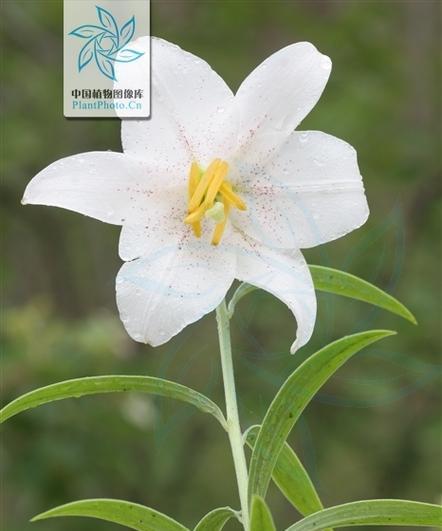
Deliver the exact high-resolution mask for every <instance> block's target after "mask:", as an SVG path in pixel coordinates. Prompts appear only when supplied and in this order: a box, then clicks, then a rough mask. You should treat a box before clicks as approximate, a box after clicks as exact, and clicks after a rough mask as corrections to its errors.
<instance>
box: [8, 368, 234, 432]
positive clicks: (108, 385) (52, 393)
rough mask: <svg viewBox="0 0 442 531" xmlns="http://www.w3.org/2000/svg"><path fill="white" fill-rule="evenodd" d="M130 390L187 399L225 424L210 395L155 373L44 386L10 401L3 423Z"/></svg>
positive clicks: (104, 377) (184, 400)
mask: <svg viewBox="0 0 442 531" xmlns="http://www.w3.org/2000/svg"><path fill="white" fill-rule="evenodd" d="M128 391H136V392H140V393H148V394H151V395H158V396H163V397H167V398H174V399H176V400H181V401H183V402H187V403H188V404H192V405H193V406H195V407H197V408H198V409H200V410H201V411H204V412H205V413H210V414H211V415H213V416H214V417H215V418H216V419H217V420H218V421H219V422H220V423H221V425H222V426H225V420H224V415H223V414H222V412H221V410H220V408H219V407H218V406H217V405H216V404H214V403H213V402H212V401H211V400H210V399H209V398H207V397H206V396H204V395H203V394H201V393H198V392H197V391H194V390H193V389H190V388H189V387H186V386H184V385H181V384H178V383H175V382H171V381H169V380H163V379H161V378H154V377H151V376H93V377H88V378H77V379H75V380H66V381H64V382H59V383H56V384H52V385H48V386H46V387H41V388H40V389H36V390H34V391H31V392H29V393H26V394H25V395H22V396H20V397H19V398H16V399H15V400H13V401H12V402H10V403H9V404H7V405H6V406H5V407H4V408H3V409H2V410H0V422H4V421H5V420H7V419H8V418H10V417H13V416H14V415H17V413H21V412H22V411H26V410H27V409H31V408H34V407H37V406H40V405H42V404H47V403H49V402H53V401H55V400H62V399H64V398H78V397H80V396H85V395H94V394H100V393H118V392H128Z"/></svg>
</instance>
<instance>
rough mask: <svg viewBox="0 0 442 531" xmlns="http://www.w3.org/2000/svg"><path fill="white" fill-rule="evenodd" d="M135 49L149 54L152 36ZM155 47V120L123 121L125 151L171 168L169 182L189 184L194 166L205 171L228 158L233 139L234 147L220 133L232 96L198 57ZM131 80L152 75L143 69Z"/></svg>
mask: <svg viewBox="0 0 442 531" xmlns="http://www.w3.org/2000/svg"><path fill="white" fill-rule="evenodd" d="M134 44H135V45H136V49H140V50H143V49H145V50H146V51H147V50H148V47H149V37H142V38H140V39H138V40H137V41H134ZM131 46H132V45H131ZM151 48H152V116H151V118H150V119H149V120H133V119H130V120H123V122H122V130H121V137H122V143H123V148H124V151H125V152H126V153H129V154H131V155H134V156H136V157H139V158H142V159H145V160H148V161H154V162H158V161H160V162H161V163H162V164H166V165H167V166H169V167H170V168H171V172H170V176H169V179H177V181H178V182H184V181H185V180H186V178H187V172H188V169H189V166H190V164H191V162H192V161H197V162H198V163H199V164H200V165H202V166H205V165H207V164H209V162H210V161H211V160H212V159H213V157H214V156H218V157H222V158H225V157H226V153H225V152H224V151H225V149H226V146H225V145H223V143H225V142H226V143H227V144H229V142H230V143H231V142H232V138H231V135H229V137H230V140H229V142H228V141H227V139H226V138H224V140H222V139H221V138H220V131H223V130H224V128H223V127H222V125H221V124H222V123H223V122H225V121H226V119H227V112H224V111H225V110H226V109H228V108H230V107H231V104H232V101H233V94H232V91H231V90H230V89H229V87H228V86H227V85H226V84H225V82H224V81H223V80H222V79H221V78H220V77H219V76H218V75H217V74H216V73H215V72H214V71H213V70H212V68H211V67H210V66H209V65H208V64H207V63H206V62H205V61H203V60H202V59H199V58H198V57H196V56H195V55H192V54H191V53H188V52H185V51H184V50H182V49H181V48H179V47H178V46H176V45H174V44H171V43H169V42H167V41H164V40H162V39H158V38H152V41H151ZM123 66H124V65H123ZM132 73H133V74H132ZM127 75H135V76H147V75H149V73H148V72H146V71H143V65H142V66H141V69H137V68H131V69H128V70H127ZM135 81H136V80H135ZM131 84H132V83H131ZM227 144H226V145H227Z"/></svg>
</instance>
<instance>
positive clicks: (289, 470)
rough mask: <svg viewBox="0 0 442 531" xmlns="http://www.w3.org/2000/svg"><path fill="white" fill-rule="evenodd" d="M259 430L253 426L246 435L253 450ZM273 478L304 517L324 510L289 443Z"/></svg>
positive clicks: (280, 457) (277, 464) (277, 463)
mask: <svg viewBox="0 0 442 531" xmlns="http://www.w3.org/2000/svg"><path fill="white" fill-rule="evenodd" d="M259 428H260V426H252V427H251V428H249V429H248V430H247V432H246V434H245V436H246V442H247V444H248V445H249V446H250V448H252V450H253V448H254V446H255V442H256V439H257V437H258V433H259ZM272 477H273V481H274V482H275V483H276V485H277V486H278V487H279V489H280V491H281V492H282V493H283V494H284V496H285V497H286V498H287V499H288V501H289V502H290V503H291V504H292V505H293V506H294V507H295V508H296V509H297V510H298V511H299V512H300V513H301V514H302V515H303V516H307V515H309V514H312V513H315V512H317V511H321V510H322V509H323V508H324V506H323V505H322V503H321V500H320V499H319V495H318V493H317V492H316V489H315V487H314V485H313V482H312V480H311V479H310V477H309V475H308V473H307V471H306V470H305V468H304V466H303V465H302V463H301V461H300V460H299V458H298V456H297V455H296V454H295V452H294V451H293V450H292V448H290V446H289V445H288V444H287V443H284V446H283V447H282V449H281V452H280V454H279V456H278V459H277V461H276V464H275V468H274V469H273V474H272Z"/></svg>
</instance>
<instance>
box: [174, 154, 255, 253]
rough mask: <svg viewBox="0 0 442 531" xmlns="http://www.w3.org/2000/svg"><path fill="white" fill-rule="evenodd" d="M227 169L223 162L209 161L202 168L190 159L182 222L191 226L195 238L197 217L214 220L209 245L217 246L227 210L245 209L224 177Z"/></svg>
mask: <svg viewBox="0 0 442 531" xmlns="http://www.w3.org/2000/svg"><path fill="white" fill-rule="evenodd" d="M228 171H229V165H228V164H227V162H225V161H223V160H221V159H215V160H213V161H212V162H211V163H210V164H209V166H208V168H207V170H206V171H203V170H201V169H200V167H199V166H198V164H197V163H196V162H193V163H192V165H191V167H190V172H189V183H188V208H187V212H188V213H187V216H186V217H185V219H184V222H185V223H187V224H189V225H191V226H192V229H193V232H194V234H195V236H196V237H198V238H199V237H200V236H201V232H202V230H201V220H202V219H203V217H204V216H205V217H206V218H207V219H208V220H211V221H212V222H213V221H214V222H215V223H216V225H215V230H214V232H213V236H212V245H218V244H219V243H220V241H221V238H222V236H223V234H224V230H225V228H226V224H227V219H228V214H229V211H230V210H231V209H232V208H233V207H235V208H237V209H239V210H246V209H247V206H246V204H245V202H244V201H243V200H242V199H241V198H240V197H239V196H238V195H237V194H236V193H235V192H234V191H233V189H232V185H231V183H230V182H229V181H227V180H226V179H225V178H226V176H227V173H228Z"/></svg>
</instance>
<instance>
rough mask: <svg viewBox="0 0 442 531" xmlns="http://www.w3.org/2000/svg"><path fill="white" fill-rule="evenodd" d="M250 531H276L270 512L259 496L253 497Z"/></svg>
mask: <svg viewBox="0 0 442 531" xmlns="http://www.w3.org/2000/svg"><path fill="white" fill-rule="evenodd" d="M250 531H276V528H275V524H274V523H273V518H272V515H271V513H270V510H269V508H268V507H267V504H266V502H265V501H264V500H263V499H262V498H261V497H259V496H254V497H253V501H252V514H251V517H250Z"/></svg>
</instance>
